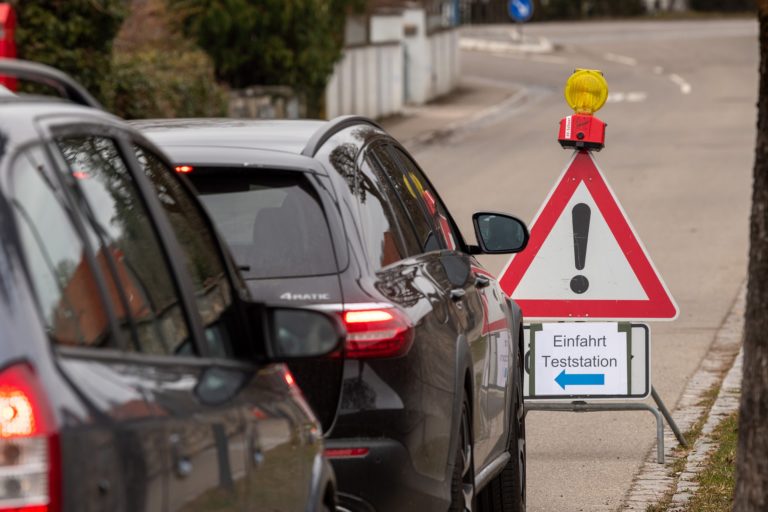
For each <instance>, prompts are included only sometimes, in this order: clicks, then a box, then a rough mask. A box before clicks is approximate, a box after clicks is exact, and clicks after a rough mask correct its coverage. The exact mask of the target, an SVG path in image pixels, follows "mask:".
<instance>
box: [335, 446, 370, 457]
mask: <svg viewBox="0 0 768 512" xmlns="http://www.w3.org/2000/svg"><path fill="white" fill-rule="evenodd" d="M368 451H369V450H368V448H359V447H358V448H326V449H325V452H324V454H325V457H326V458H328V459H359V458H362V457H365V456H366V455H368Z"/></svg>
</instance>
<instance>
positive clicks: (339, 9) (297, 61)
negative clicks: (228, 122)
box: [169, 0, 365, 115]
mask: <svg viewBox="0 0 768 512" xmlns="http://www.w3.org/2000/svg"><path fill="white" fill-rule="evenodd" d="M364 3H365V2H364V1H363V0H258V1H253V0H169V5H170V7H171V9H173V10H175V11H176V12H177V13H178V15H179V18H180V19H181V20H182V23H183V27H184V30H185V33H186V34H187V35H189V36H190V37H192V38H193V39H194V40H195V41H197V43H198V44H199V45H200V47H201V48H202V49H203V50H205V51H206V52H207V53H208V54H209V55H210V56H211V58H212V59H213V62H214V65H215V67H216V76H217V78H219V79H221V80H224V81H225V82H226V83H227V84H229V85H230V86H231V87H233V88H242V87H247V86H250V85H287V86H289V87H292V88H293V89H294V90H295V91H297V92H298V93H299V94H302V95H304V96H305V98H306V101H307V109H308V111H309V113H310V115H318V114H319V113H320V111H321V109H322V96H323V92H324V90H325V86H326V83H327V81H328V80H329V78H330V76H331V73H332V72H333V66H334V64H335V62H336V61H337V60H338V59H339V57H340V56H341V50H342V45H343V42H344V40H343V39H344V27H345V20H346V13H347V12H348V11H349V10H350V9H352V8H355V7H362V6H363V5H364Z"/></svg>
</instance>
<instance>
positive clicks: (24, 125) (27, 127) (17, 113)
mask: <svg viewBox="0 0 768 512" xmlns="http://www.w3.org/2000/svg"><path fill="white" fill-rule="evenodd" d="M0 98H1V99H0V140H2V141H3V143H4V144H9V145H11V146H13V145H16V144H24V143H26V142H29V141H30V140H39V138H40V133H39V132H38V131H37V129H36V128H37V127H36V122H37V121H41V120H43V119H55V118H57V117H61V118H67V117H74V118H76V119H77V120H78V121H86V122H87V120H88V119H92V120H94V121H97V122H107V123H111V124H113V123H115V122H120V124H122V125H124V123H122V122H121V120H120V119H119V118H117V117H115V116H114V115H112V114H110V113H108V112H105V111H103V110H99V109H95V108H90V107H85V106H82V105H77V104H74V103H70V102H68V101H66V100H61V99H59V98H49V97H41V96H31V97H26V96H24V95H21V96H2V97H0ZM0 156H2V152H0Z"/></svg>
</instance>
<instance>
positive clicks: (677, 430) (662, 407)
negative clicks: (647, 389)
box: [651, 386, 688, 448]
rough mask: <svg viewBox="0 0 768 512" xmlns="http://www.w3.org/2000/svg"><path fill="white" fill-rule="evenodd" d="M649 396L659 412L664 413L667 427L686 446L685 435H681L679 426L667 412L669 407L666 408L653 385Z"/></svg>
mask: <svg viewBox="0 0 768 512" xmlns="http://www.w3.org/2000/svg"><path fill="white" fill-rule="evenodd" d="M651 396H652V397H653V401H654V402H656V405H657V406H658V407H659V410H660V411H661V414H663V415H664V419H665V420H667V425H669V428H671V429H672V432H674V433H675V437H676V438H677V441H678V442H679V443H680V445H681V446H682V447H683V448H688V442H687V441H686V440H685V436H683V433H682V432H680V428H679V427H678V426H677V423H675V420H674V419H672V415H671V414H670V413H669V409H667V406H666V405H664V401H663V400H662V399H661V397H660V396H659V394H658V393H657V392H656V388H654V387H653V386H651Z"/></svg>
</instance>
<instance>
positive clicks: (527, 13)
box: [507, 0, 533, 23]
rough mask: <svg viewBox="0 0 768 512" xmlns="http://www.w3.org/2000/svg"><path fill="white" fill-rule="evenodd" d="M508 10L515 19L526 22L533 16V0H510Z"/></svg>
mask: <svg viewBox="0 0 768 512" xmlns="http://www.w3.org/2000/svg"><path fill="white" fill-rule="evenodd" d="M507 12H509V17H510V18H512V19H513V20H515V21H517V22H518V23H524V22H526V21H528V20H530V19H531V17H532V16H533V0H509V3H508V4H507Z"/></svg>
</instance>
